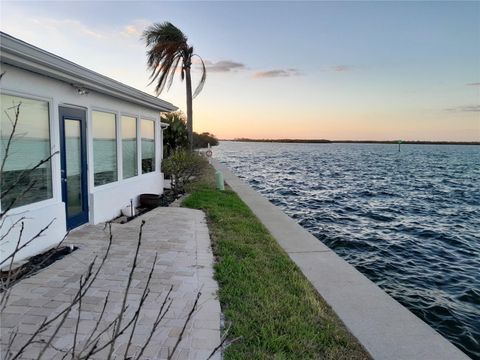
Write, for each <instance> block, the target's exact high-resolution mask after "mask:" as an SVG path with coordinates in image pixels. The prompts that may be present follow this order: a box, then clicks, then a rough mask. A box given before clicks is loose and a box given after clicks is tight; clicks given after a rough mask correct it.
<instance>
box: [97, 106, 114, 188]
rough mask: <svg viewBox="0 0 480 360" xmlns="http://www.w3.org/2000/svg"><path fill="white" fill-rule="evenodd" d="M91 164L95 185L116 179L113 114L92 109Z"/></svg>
mask: <svg viewBox="0 0 480 360" xmlns="http://www.w3.org/2000/svg"><path fill="white" fill-rule="evenodd" d="M92 131H93V165H94V176H93V177H94V184H95V186H98V185H103V184H108V183H111V182H114V181H117V127H116V122H115V114H111V113H107V112H101V111H93V112H92Z"/></svg>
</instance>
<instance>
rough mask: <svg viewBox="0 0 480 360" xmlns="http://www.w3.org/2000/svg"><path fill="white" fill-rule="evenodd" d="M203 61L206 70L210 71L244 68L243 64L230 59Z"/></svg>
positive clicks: (229, 70)
mask: <svg viewBox="0 0 480 360" xmlns="http://www.w3.org/2000/svg"><path fill="white" fill-rule="evenodd" d="M204 62H205V67H206V68H207V71H211V72H231V71H235V70H243V69H245V64H242V63H239V62H235V61H230V60H221V61H217V62H212V61H209V60H205V61H204ZM196 63H198V62H196Z"/></svg>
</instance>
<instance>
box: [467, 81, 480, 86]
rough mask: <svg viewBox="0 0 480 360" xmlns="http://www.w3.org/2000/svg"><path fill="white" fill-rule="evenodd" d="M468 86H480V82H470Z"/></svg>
mask: <svg viewBox="0 0 480 360" xmlns="http://www.w3.org/2000/svg"><path fill="white" fill-rule="evenodd" d="M467 86H480V82H474V83H470V84H467Z"/></svg>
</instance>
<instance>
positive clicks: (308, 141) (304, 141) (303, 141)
mask: <svg viewBox="0 0 480 360" xmlns="http://www.w3.org/2000/svg"><path fill="white" fill-rule="evenodd" d="M222 141H241V142H270V143H300V144H320V143H321V144H333V143H337V144H398V143H399V142H401V143H402V144H411V145H480V142H479V141H422V140H418V141H412V140H405V141H403V140H326V139H249V138H235V139H233V140H222Z"/></svg>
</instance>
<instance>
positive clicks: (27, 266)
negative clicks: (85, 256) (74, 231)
mask: <svg viewBox="0 0 480 360" xmlns="http://www.w3.org/2000/svg"><path fill="white" fill-rule="evenodd" d="M77 249H78V248H77V247H75V246H62V247H56V248H53V249H50V250H48V251H46V252H44V253H42V254H39V255H35V256H32V257H31V258H30V259H28V261H27V262H26V263H24V264H23V265H20V266H19V267H16V268H15V269H12V270H11V271H8V270H7V271H0V281H1V283H2V284H3V285H4V286H2V288H0V292H3V291H5V290H6V288H10V287H12V286H13V285H14V284H16V283H17V282H19V281H20V280H21V279H24V278H26V277H30V276H32V275H34V274H36V273H37V272H38V271H40V270H42V269H44V268H46V267H47V266H49V265H51V264H53V263H54V262H55V261H58V260H60V259H62V258H63V257H65V256H66V255H68V254H71V253H72V252H74V251H75V250H77ZM9 277H10V280H8V278H9ZM7 283H8V286H6V285H7Z"/></svg>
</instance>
